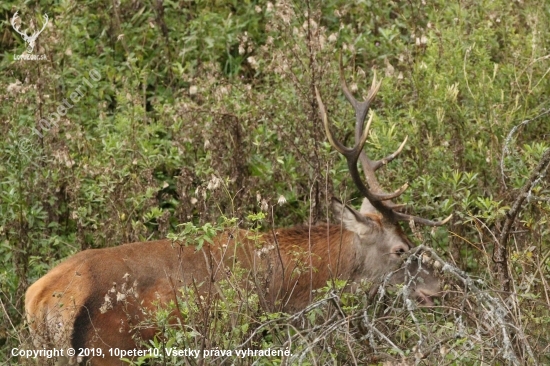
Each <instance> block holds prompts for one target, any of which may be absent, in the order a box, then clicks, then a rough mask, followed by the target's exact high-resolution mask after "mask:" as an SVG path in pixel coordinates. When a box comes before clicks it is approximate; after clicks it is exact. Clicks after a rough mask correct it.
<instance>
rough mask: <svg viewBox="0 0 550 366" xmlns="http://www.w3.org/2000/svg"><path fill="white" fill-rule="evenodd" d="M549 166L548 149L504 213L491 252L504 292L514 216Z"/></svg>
mask: <svg viewBox="0 0 550 366" xmlns="http://www.w3.org/2000/svg"><path fill="white" fill-rule="evenodd" d="M549 165H550V148H549V149H546V151H545V152H544V153H543V154H542V158H541V159H540V161H539V164H538V165H537V167H536V168H535V169H534V170H533V172H532V173H531V176H530V177H529V179H528V180H527V182H526V183H525V185H524V186H523V187H522V188H521V190H520V191H519V194H518V196H517V198H516V200H515V202H514V203H513V205H512V207H511V208H510V210H509V211H508V212H507V213H506V221H505V222H504V227H503V228H502V232H501V233H500V237H499V240H498V243H497V245H496V246H495V249H494V252H493V260H494V262H495V267H496V272H497V276H498V279H499V281H500V283H501V284H502V290H503V291H505V292H509V291H510V273H509V272H508V251H507V242H508V237H509V235H510V230H511V228H512V225H513V224H514V221H515V220H516V216H517V215H518V213H519V211H520V209H521V206H522V204H523V201H524V200H525V198H527V197H528V195H529V192H531V190H532V189H533V187H534V186H535V185H536V184H537V183H538V182H539V181H540V179H541V178H542V177H544V175H545V174H546V171H547V170H548V166H549Z"/></svg>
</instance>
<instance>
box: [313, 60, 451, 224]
mask: <svg viewBox="0 0 550 366" xmlns="http://www.w3.org/2000/svg"><path fill="white" fill-rule="evenodd" d="M340 79H341V83H342V91H343V93H344V95H345V96H346V99H347V100H348V102H349V103H350V104H351V105H352V106H353V109H354V110H355V119H356V121H355V145H354V146H353V147H352V148H348V147H346V146H344V145H343V144H342V143H341V142H340V141H338V140H336V139H335V138H334V136H333V134H332V133H331V132H330V126H329V122H328V116H327V112H326V109H325V106H324V104H323V101H322V99H321V96H320V94H319V90H317V88H315V96H316V98H317V104H318V105H319V111H320V114H321V119H322V120H323V125H324V127H325V132H326V134H327V138H328V140H329V141H330V144H331V145H332V146H333V147H334V148H335V149H336V150H337V151H338V152H339V153H341V154H342V155H344V157H345V158H346V161H347V163H348V169H349V172H350V174H351V177H352V179H353V182H354V183H355V185H356V186H357V188H358V189H359V191H360V192H361V194H362V195H363V196H364V197H365V198H367V199H368V200H369V202H370V203H371V204H372V205H373V206H374V208H376V209H377V210H378V211H379V212H380V213H381V214H382V215H383V216H384V217H385V218H386V219H388V220H390V221H392V222H395V221H410V220H413V221H414V222H416V223H418V224H423V225H428V226H441V225H444V224H446V223H447V222H449V220H450V219H451V217H452V216H453V215H452V214H451V215H450V216H449V217H447V218H446V219H444V220H442V221H432V220H428V219H424V218H422V217H418V216H413V215H408V214H404V213H401V212H397V211H396V210H397V209H398V208H400V207H402V205H396V204H394V203H392V202H391V201H390V200H392V199H394V198H396V197H399V196H400V195H401V194H403V192H405V190H406V189H407V188H408V184H407V183H405V184H404V185H403V186H401V187H400V188H399V189H397V190H396V191H394V192H391V193H386V192H384V191H383V190H382V189H381V186H380V183H379V182H378V179H377V178H376V174H375V172H376V170H378V169H379V168H380V167H381V166H384V165H386V164H387V163H388V162H390V161H392V160H393V159H395V158H396V157H397V155H399V153H401V151H402V150H403V148H404V147H405V144H406V143H407V137H405V140H403V142H402V143H401V145H399V148H398V149H397V150H396V151H395V152H394V153H392V154H390V155H388V156H386V157H385V158H383V159H380V160H376V161H373V160H370V159H369V158H368V157H367V155H366V154H365V153H364V151H363V147H364V145H365V142H366V140H367V138H368V134H369V129H370V126H371V123H372V119H373V115H372V114H371V116H370V118H369V119H368V121H367V125H366V126H365V119H366V118H367V114H368V111H369V108H370V104H371V102H372V101H373V99H374V97H375V96H376V93H377V92H378V90H379V89H380V86H381V85H382V82H381V81H377V79H376V74H375V75H374V79H373V82H372V84H371V87H370V89H369V92H368V95H367V99H365V100H364V101H362V102H360V101H358V100H357V99H355V98H354V97H353V95H352V94H351V92H350V91H349V88H348V86H347V84H346V81H345V80H344V72H343V68H342V60H341V58H340ZM359 159H360V160H361V165H362V167H363V171H364V173H365V177H366V180H367V184H368V186H369V187H368V188H367V186H366V185H365V184H364V183H363V180H362V179H361V177H360V174H359V170H358V167H357V161H358V160H359Z"/></svg>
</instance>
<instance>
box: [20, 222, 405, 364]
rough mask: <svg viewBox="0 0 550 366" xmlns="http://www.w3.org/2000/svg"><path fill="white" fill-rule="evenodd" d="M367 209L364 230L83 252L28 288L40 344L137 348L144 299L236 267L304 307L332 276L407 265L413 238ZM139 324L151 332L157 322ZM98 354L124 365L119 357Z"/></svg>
mask: <svg viewBox="0 0 550 366" xmlns="http://www.w3.org/2000/svg"><path fill="white" fill-rule="evenodd" d="M350 212H351V211H350ZM367 216H369V217H367ZM367 216H365V217H364V219H361V218H359V219H357V220H358V223H355V222H354V221H353V220H354V219H353V217H354V216H350V217H351V218H352V219H349V220H351V221H349V220H348V221H349V222H351V224H349V225H351V226H353V225H356V226H358V227H359V228H360V229H362V230H364V232H362V234H361V235H363V236H361V235H360V234H356V233H354V232H352V231H349V230H346V229H344V228H343V227H341V226H339V225H319V226H312V227H306V226H298V227H294V228H290V229H279V230H276V231H275V232H273V233H264V234H260V235H257V237H256V238H254V235H253V234H252V233H250V232H247V231H244V230H234V231H226V232H223V233H221V234H219V235H218V236H217V237H215V238H214V242H213V244H212V245H208V244H206V245H205V246H204V247H203V248H202V250H200V251H196V250H195V248H194V247H191V246H184V245H180V244H177V243H172V242H170V241H168V240H160V241H153V242H142V243H133V244H125V245H121V246H118V247H112V248H105V249H92V250H86V251H83V252H80V253H77V254H75V255H74V256H72V257H70V258H69V259H67V260H65V261H64V262H62V263H61V264H60V265H58V266H57V267H55V268H53V269H52V270H51V271H50V272H49V273H47V274H46V275H45V276H44V277H42V278H40V279H39V280H38V281H36V282H35V283H34V284H33V285H32V286H30V287H29V289H28V291H27V294H26V299H25V308H26V312H27V319H28V322H29V326H30V330H31V333H32V335H33V338H34V341H35V345H36V346H37V347H56V348H64V349H66V348H67V347H72V348H74V349H78V348H82V347H87V348H102V349H103V350H104V351H103V352H104V353H107V350H108V349H109V348H114V347H117V348H119V349H133V348H135V347H136V344H135V341H134V339H133V338H132V335H135V334H134V333H132V332H134V330H133V327H134V326H135V325H137V324H138V323H139V322H140V321H141V320H143V318H144V315H143V312H142V307H145V308H153V303H154V302H155V301H159V302H160V303H165V302H168V301H170V300H174V299H175V297H176V294H178V293H179V289H180V288H185V287H186V286H195V285H199V284H202V287H200V288H199V291H207V289H208V288H210V287H211V286H210V284H214V283H215V282H216V281H218V280H220V279H222V278H224V276H227V274H228V273H229V272H230V271H231V270H232V269H234V268H235V265H238V266H239V267H241V268H244V269H247V270H248V273H249V276H248V277H249V281H248V282H249V283H252V284H253V285H254V287H255V288H256V289H260V292H261V294H263V296H261V298H262V300H263V303H264V305H265V307H266V308H267V309H270V310H284V311H287V312H293V311H296V310H299V309H303V308H304V307H306V306H307V305H308V304H309V303H310V302H311V300H312V296H313V295H312V290H315V289H319V288H321V287H323V286H325V285H326V284H327V281H329V280H330V279H332V278H341V279H345V280H350V281H355V280H359V279H362V278H372V279H374V278H376V277H377V276H378V275H380V274H384V273H387V272H388V271H390V270H393V269H395V267H396V266H397V265H398V263H399V258H398V256H396V254H393V253H392V252H393V251H394V249H395V248H406V250H408V249H409V246H408V245H409V244H408V240H407V239H406V238H404V236H403V234H402V232H401V231H400V229H399V228H398V226H395V225H388V224H384V223H383V222H382V221H381V220H380V218H379V217H378V216H376V217H374V216H373V215H367ZM363 221H364V222H363ZM365 233H368V234H365ZM235 244H237V245H235ZM139 332H140V333H139V334H138V335H139V337H140V338H141V339H145V340H147V339H151V338H152V337H153V336H154V334H155V329H152V328H148V329H147V328H146V329H142V330H140V331H139ZM69 361H70V362H71V363H72V361H74V359H73V360H69ZM91 362H92V364H93V365H109V366H111V365H120V364H122V363H121V362H120V361H119V360H117V359H116V358H110V357H106V358H93V359H91Z"/></svg>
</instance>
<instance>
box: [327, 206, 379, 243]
mask: <svg viewBox="0 0 550 366" xmlns="http://www.w3.org/2000/svg"><path fill="white" fill-rule="evenodd" d="M332 209H333V211H334V214H335V215H336V217H338V218H340V220H341V221H342V224H344V227H345V228H346V230H349V231H352V232H354V233H356V234H357V235H360V236H364V235H367V234H368V233H370V232H371V231H372V229H373V228H374V227H375V226H376V224H375V223H374V222H373V220H372V219H371V218H369V217H368V216H364V215H361V213H360V212H359V211H357V210H355V209H353V208H351V207H349V206H347V205H344V204H343V203H342V202H340V201H339V200H338V199H336V198H332Z"/></svg>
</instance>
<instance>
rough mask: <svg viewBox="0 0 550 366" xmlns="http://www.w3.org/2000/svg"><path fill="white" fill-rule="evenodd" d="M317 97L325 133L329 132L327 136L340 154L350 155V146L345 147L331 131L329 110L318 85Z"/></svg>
mask: <svg viewBox="0 0 550 366" xmlns="http://www.w3.org/2000/svg"><path fill="white" fill-rule="evenodd" d="M315 97H316V98H317V104H318V105H319V113H321V119H322V120H323V126H325V133H326V134H327V138H328V140H329V142H330V144H331V145H332V147H334V148H335V149H336V151H338V152H339V153H340V154H342V155H344V156H348V155H349V153H350V150H351V149H349V148H347V147H345V146H344V145H342V144H341V143H340V141H338V140H336V139H335V138H334V136H333V135H332V132H330V127H329V124H328V116H327V110H326V109H325V105H324V104H323V100H322V99H321V95H320V94H319V90H318V89H317V87H315Z"/></svg>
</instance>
